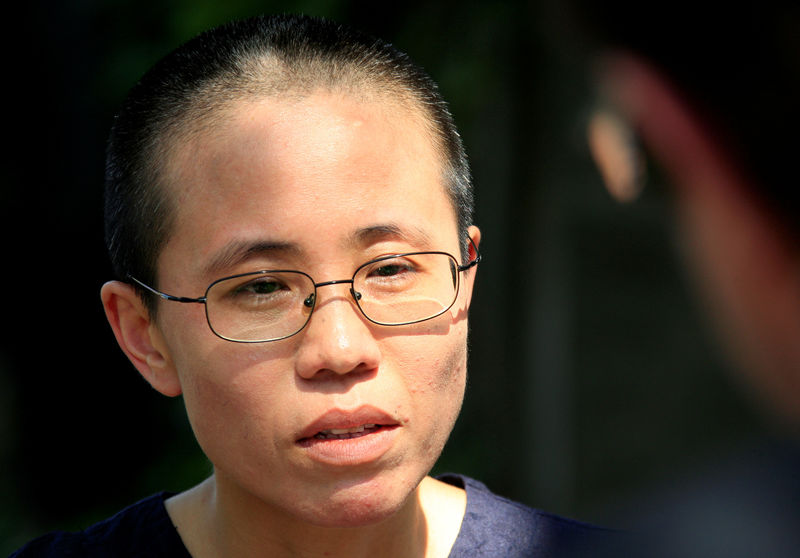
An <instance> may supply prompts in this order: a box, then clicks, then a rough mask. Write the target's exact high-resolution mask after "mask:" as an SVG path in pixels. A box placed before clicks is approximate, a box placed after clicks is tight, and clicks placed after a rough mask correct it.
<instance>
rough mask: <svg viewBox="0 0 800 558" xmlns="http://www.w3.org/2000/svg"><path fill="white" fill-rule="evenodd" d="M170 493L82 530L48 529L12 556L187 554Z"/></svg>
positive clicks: (148, 499) (102, 556)
mask: <svg viewBox="0 0 800 558" xmlns="http://www.w3.org/2000/svg"><path fill="white" fill-rule="evenodd" d="M168 497H169V494H168V493H160V494H156V495H154V496H151V497H149V498H146V499H144V500H141V501H139V502H137V503H135V504H133V505H132V506H129V507H127V508H125V509H124V510H122V511H120V512H119V513H117V514H115V515H114V516H112V517H110V518H108V519H106V520H104V521H101V522H100V523H97V524H95V525H92V526H91V527H89V528H87V529H84V530H83V531H78V532H64V531H56V532H52V533H48V534H46V535H43V536H41V537H39V538H37V539H34V540H32V541H31V542H29V543H28V544H26V545H25V546H23V547H22V548H20V549H19V550H18V551H16V552H15V553H13V554H12V555H11V556H10V557H9V558H34V557H37V558H38V557H56V556H58V557H70V556H76V557H77V556H81V557H84V556H86V557H92V558H105V557H108V558H111V557H112V556H113V557H115V558H119V557H126V556H131V557H132V556H150V557H153V558H155V557H161V556H164V557H166V556H169V557H173V556H176V557H180V558H187V557H189V554H188V553H187V551H186V549H185V548H184V546H183V543H182V542H181V540H180V536H179V535H178V533H177V531H176V530H175V528H174V527H173V525H172V522H171V521H170V518H169V515H168V514H167V511H166V508H165V507H164V500H165V499H166V498H168Z"/></svg>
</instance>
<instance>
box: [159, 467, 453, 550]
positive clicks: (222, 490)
mask: <svg viewBox="0 0 800 558" xmlns="http://www.w3.org/2000/svg"><path fill="white" fill-rule="evenodd" d="M230 492H235V490H234V491H229V490H228V487H227V483H226V482H225V481H224V479H220V478H219V477H218V476H217V475H215V476H212V477H211V478H209V479H208V480H206V481H205V482H203V483H201V484H200V485H198V486H196V487H195V488H193V489H191V490H189V491H187V492H184V493H182V494H179V495H177V496H175V497H173V498H171V499H170V500H168V501H167V511H168V512H169V515H170V517H171V518H172V520H173V523H174V524H175V526H176V527H177V529H178V532H179V534H180V536H181V538H182V540H183V542H184V544H185V546H186V547H187V549H188V550H189V553H190V554H191V555H192V556H193V557H194V558H205V557H206V556H208V557H212V556H226V557H231V558H238V557H252V556H270V557H276V558H282V557H284V556H285V557H289V556H291V557H314V556H327V557H331V558H335V557H339V556H342V557H343V556H347V557H353V558H358V557H362V556H364V557H366V556H382V557H386V558H394V557H398V558H399V557H403V558H407V557H419V558H423V557H424V558H433V557H439V556H443V557H444V556H447V555H448V554H449V551H450V547H451V546H452V544H453V542H454V540H455V538H456V536H457V534H458V528H459V527H460V524H461V519H462V517H463V513H464V507H465V504H466V498H465V496H464V494H463V491H461V490H460V489H457V488H454V487H450V486H447V485H443V484H442V483H440V482H439V481H436V480H434V479H431V478H426V479H424V480H423V482H422V483H420V485H419V486H418V487H417V488H416V489H415V491H414V492H412V493H411V495H410V496H409V498H408V499H407V501H406V502H405V503H404V505H403V506H402V507H401V508H400V509H399V510H398V511H397V512H396V513H394V514H392V515H391V516H389V517H387V518H385V519H383V520H381V521H378V522H375V523H371V524H368V525H362V526H357V527H320V526H317V525H312V524H309V523H308V522H306V521H303V520H301V519H299V518H297V517H295V516H292V515H288V514H282V513H280V512H279V511H276V510H274V509H272V508H271V507H270V506H268V505H266V504H264V503H263V502H262V501H260V500H254V499H253V498H249V499H241V498H237V497H236V495H235V494H231V493H230ZM432 526H433V527H434V528H431V527H432Z"/></svg>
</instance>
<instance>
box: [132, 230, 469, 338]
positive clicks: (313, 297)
mask: <svg viewBox="0 0 800 558" xmlns="http://www.w3.org/2000/svg"><path fill="white" fill-rule="evenodd" d="M468 239H469V242H470V244H471V245H472V248H473V249H474V250H475V258H474V259H472V260H470V261H468V262H467V263H465V264H459V263H458V260H457V259H456V258H455V257H454V256H453V255H452V254H450V253H448V252H440V251H435V250H434V251H422V252H402V253H398V254H387V255H385V256H381V257H380V258H375V259H374V260H369V261H368V262H365V263H363V264H361V265H360V266H358V267H357V268H356V270H355V272H353V277H352V278H350V279H334V280H332V281H322V282H320V283H316V282H315V281H314V279H313V277H311V276H310V275H309V274H308V273H306V272H304V271H299V270H296V269H265V270H258V271H250V272H247V273H238V274H236V275H228V276H227V277H222V278H220V279H216V280H215V281H212V282H211V283H210V284H209V285H208V287H206V292H205V294H204V295H203V296H201V297H197V298H191V297H186V296H175V295H171V294H167V293H164V292H162V291H159V290H158V289H155V288H153V287H151V286H150V285H147V284H146V283H143V282H142V281H140V280H139V279H137V278H136V277H134V276H133V275H128V279H129V280H131V281H133V282H134V283H136V284H137V285H139V286H140V287H142V288H143V289H145V290H147V291H149V292H150V293H152V294H154V295H156V296H158V297H161V298H163V299H164V300H169V301H172V302H180V303H184V304H203V305H204V306H205V314H206V323H207V324H208V328H209V329H210V330H211V332H212V333H213V334H214V335H216V336H217V337H219V338H220V339H224V340H225V341H230V342H232V343H271V342H272V341H280V340H282V339H287V338H289V337H292V336H293V335H297V334H298V333H300V332H301V331H303V329H305V327H306V326H307V325H308V322H309V321H311V315H312V314H313V313H314V308H315V307H316V301H317V288H319V287H326V286H328V285H339V284H342V283H349V284H350V294H351V295H352V296H353V299H354V300H355V302H356V307H357V308H358V310H359V311H360V312H361V314H362V315H363V316H364V317H365V318H366V319H367V320H369V321H370V322H372V323H374V324H377V325H381V326H403V325H411V324H416V323H420V322H425V321H428V320H432V319H433V318H435V317H437V316H441V315H442V314H444V313H445V312H447V311H448V310H449V309H450V308H452V306H453V304H455V302H456V300H457V299H458V292H459V290H460V287H461V281H460V280H458V282H457V283H456V292H455V295H454V296H453V300H452V302H450V304H449V305H448V306H447V307H446V308H442V309H441V310H440V311H439V312H437V313H436V314H434V315H432V316H428V317H427V318H422V319H420V320H412V321H410V322H400V323H384V322H379V321H377V320H373V319H372V318H370V317H369V316H368V315H367V314H366V313H365V312H364V309H363V308H361V304H359V302H358V301H359V300H360V299H361V293H359V292H358V291H356V290H354V289H353V282H354V281H355V278H356V275H358V272H359V271H361V269H362V268H364V267H366V266H368V265H372V264H374V263H377V262H382V261H384V260H390V259H392V258H399V257H404V256H418V255H422V254H441V255H443V256H449V257H450V258H451V259H452V260H453V261H454V262H456V264H457V265H456V270H457V271H458V272H459V273H460V272H462V271H466V270H468V269H470V268H472V267H475V266H476V265H478V263H480V261H481V259H482V256H481V253H480V252H479V251H478V247H477V246H476V245H475V242H474V241H473V240H472V238H469V237H468ZM267 273H299V274H301V275H305V276H306V277H308V278H309V280H311V283H312V284H313V286H314V292H312V293H311V294H310V295H308V297H306V299H305V300H304V301H303V304H304V305H305V306H306V307H308V308H310V309H311V310H310V311H309V313H308V318H307V319H306V321H305V322H303V325H302V326H300V328H298V329H297V331H294V332H292V333H290V334H288V335H284V336H283V337H276V338H275V339H258V340H246V339H233V338H230V337H225V336H224V335H221V334H220V333H218V332H217V331H216V330H215V329H214V327H213V326H212V325H211V320H210V319H209V317H208V305H207V304H206V303H207V301H208V292H209V291H210V290H211V288H212V287H213V286H214V285H216V284H217V283H221V282H222V281H227V280H229V279H235V278H237V277H246V276H248V275H259V274H267Z"/></svg>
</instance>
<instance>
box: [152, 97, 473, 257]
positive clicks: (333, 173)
mask: <svg viewBox="0 0 800 558" xmlns="http://www.w3.org/2000/svg"><path fill="white" fill-rule="evenodd" d="M220 115H221V117H218V118H216V119H215V123H214V124H213V125H211V126H205V127H204V128H202V129H201V130H200V131H198V132H196V133H194V134H192V135H191V136H189V138H190V139H188V141H184V142H181V144H180V145H179V146H177V147H176V149H175V150H174V151H173V153H174V154H173V156H172V157H171V160H170V164H169V167H168V174H167V177H168V180H167V182H168V186H167V188H168V196H169V198H170V200H171V202H172V204H173V206H174V211H175V217H176V219H175V222H176V225H175V227H174V230H173V231H172V236H171V238H170V240H169V242H168V244H167V249H169V247H170V245H172V244H178V245H181V246H182V247H183V248H185V249H187V250H190V251H191V252H193V254H194V256H195V257H196V258H203V257H206V258H207V257H208V256H209V254H208V253H207V252H208V251H210V250H212V249H213V248H214V247H216V245H217V244H219V243H220V242H223V241H225V237H226V236H227V237H236V236H239V237H256V236H261V237H268V238H269V239H275V240H277V241H280V242H292V243H295V244H298V245H300V246H301V247H302V246H303V245H304V243H308V242H309V241H310V240H311V239H312V238H315V237H316V238H317V239H319V240H322V239H320V238H319V235H320V232H321V231H322V230H325V231H326V233H325V234H326V238H325V240H328V241H332V240H333V239H334V238H337V239H338V240H340V241H341V242H344V241H345V240H346V239H347V237H348V235H349V236H354V235H357V231H359V230H364V229H365V228H369V227H372V228H375V227H384V230H389V229H392V228H393V229H394V230H401V231H403V230H407V231H411V230H416V231H417V232H421V233H422V234H421V235H418V236H419V237H420V238H422V237H427V238H429V239H432V240H439V241H440V239H438V238H437V237H439V236H441V235H444V236H445V237H446V238H447V237H450V236H456V234H457V233H456V232H455V231H456V215H455V210H454V208H453V207H452V204H451V202H450V198H449V196H448V195H447V191H446V186H445V180H444V175H445V173H444V168H443V163H442V158H441V155H440V153H439V150H438V149H437V144H436V142H435V140H434V139H433V138H434V137H435V136H434V135H433V134H431V133H430V132H429V129H428V127H427V125H426V121H425V118H424V116H423V115H422V114H421V111H419V110H417V109H414V108H410V107H409V106H408V105H406V104H403V103H400V102H397V101H394V100H390V99H386V98H375V97H372V98H356V97H353V96H350V95H344V94H336V93H330V92H317V93H313V94H310V95H307V96H304V97H301V98H281V99H277V98H272V97H269V98H263V99H258V100H253V101H240V102H237V103H235V104H232V105H230V106H229V107H227V108H226V109H225V110H224V111H223V112H222V113H220ZM386 225H389V227H386ZM184 237H188V239H190V240H193V242H194V244H192V243H190V242H184V240H187V238H184ZM228 240H230V239H228ZM203 243H204V244H203ZM201 245H203V246H204V247H201ZM448 248H449V247H448Z"/></svg>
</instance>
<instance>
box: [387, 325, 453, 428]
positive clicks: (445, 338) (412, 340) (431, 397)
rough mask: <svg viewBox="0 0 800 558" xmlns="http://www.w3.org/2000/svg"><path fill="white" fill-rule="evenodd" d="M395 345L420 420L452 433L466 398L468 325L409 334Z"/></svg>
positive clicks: (399, 366) (415, 412) (395, 351)
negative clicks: (444, 330)
mask: <svg viewBox="0 0 800 558" xmlns="http://www.w3.org/2000/svg"><path fill="white" fill-rule="evenodd" d="M432 327H434V328H435V327H436V325H435V324H434V325H433V326H432ZM437 333H439V334H437ZM391 349H392V352H393V353H394V354H396V355H397V361H396V362H397V368H398V370H401V371H403V374H404V376H405V382H406V389H407V390H408V393H409V395H410V401H411V404H412V405H413V406H414V414H415V415H416V416H417V417H418V420H422V421H425V422H426V423H427V424H428V425H431V426H433V425H438V426H439V427H441V428H442V429H446V433H447V434H449V431H450V429H451V428H452V426H453V424H454V423H455V419H456V417H457V416H458V412H459V411H460V409H461V403H462V401H463V399H464V388H465V385H466V376H467V370H466V361H467V345H466V327H463V328H462V327H459V326H451V328H450V331H449V332H448V333H447V334H446V335H442V334H441V333H440V332H435V331H429V332H428V333H427V334H422V335H412V336H408V337H406V338H405V339H403V340H402V342H398V343H396V344H395V346H393V347H392V348H391Z"/></svg>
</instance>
